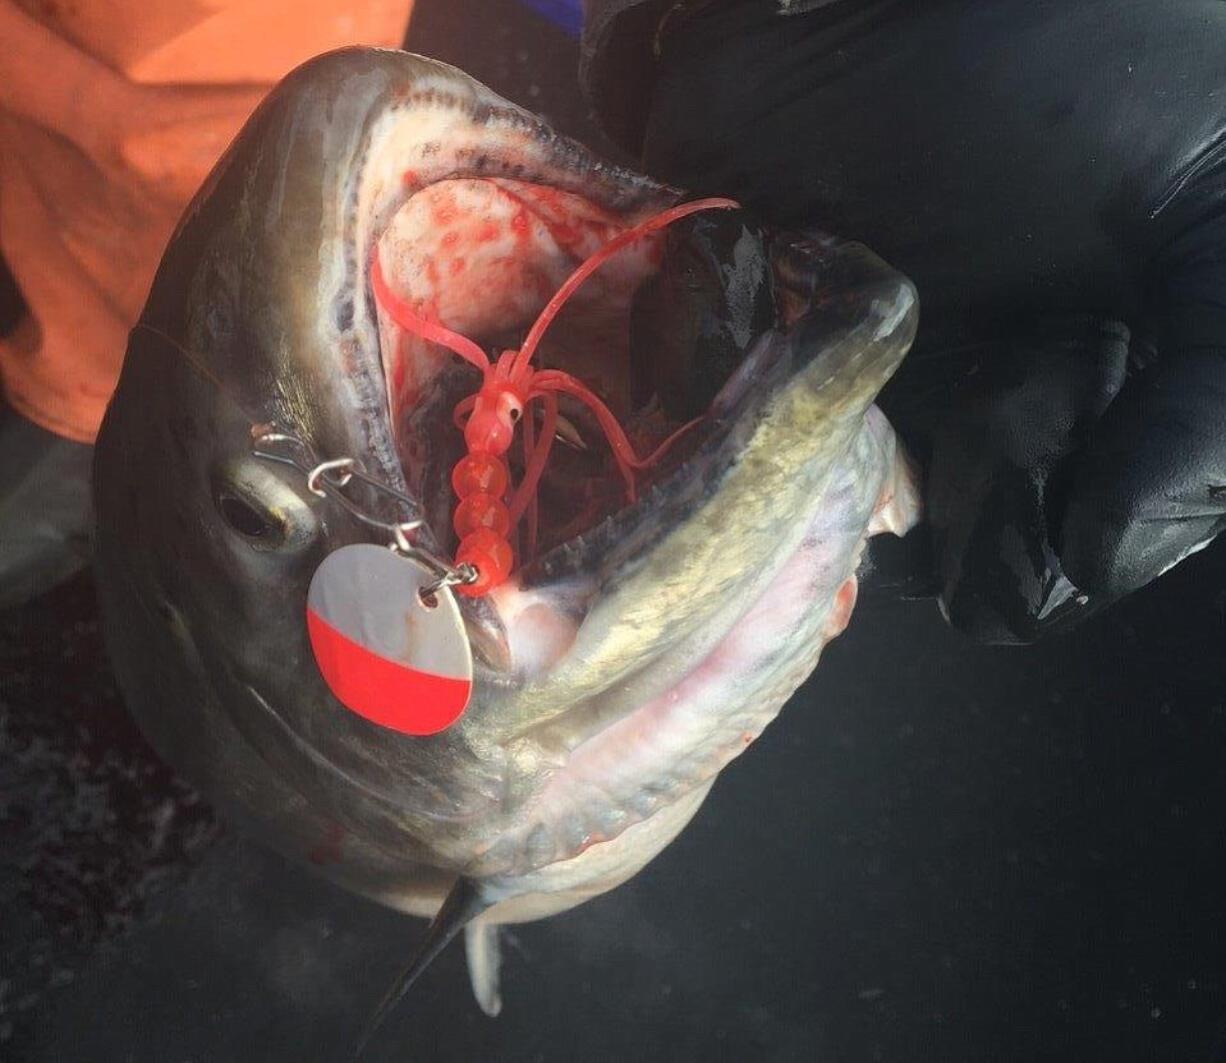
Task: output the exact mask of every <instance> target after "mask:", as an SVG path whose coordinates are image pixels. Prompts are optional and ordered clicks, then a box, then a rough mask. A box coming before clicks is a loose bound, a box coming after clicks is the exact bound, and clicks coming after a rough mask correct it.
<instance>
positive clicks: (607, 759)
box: [472, 425, 896, 918]
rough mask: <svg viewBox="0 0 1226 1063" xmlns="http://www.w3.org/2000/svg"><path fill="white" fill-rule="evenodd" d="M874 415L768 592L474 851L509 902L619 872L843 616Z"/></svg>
mask: <svg viewBox="0 0 1226 1063" xmlns="http://www.w3.org/2000/svg"><path fill="white" fill-rule="evenodd" d="M886 427H887V428H888V426H886ZM878 428H879V426H878V425H872V426H871V428H870V429H869V430H868V431H866V432H865V433H864V438H863V439H862V440H861V442H860V443H859V444H858V447H859V449H858V450H856V452H855V454H854V455H853V457H854V458H855V459H857V460H850V461H849V462H848V463H847V468H846V469H842V470H840V471H839V474H838V475H837V476H836V477H835V479H834V481H833V482H832V484H831V486H830V488H829V489H828V492H827V493H826V496H825V504H823V506H822V507H821V508H820V510H819V512H818V514H817V516H816V518H815V519H814V521H813V523H812V525H811V526H810V528H809V529H808V531H807V533H806V535H805V537H804V539H803V540H802V542H801V545H800V546H799V548H798V549H797V550H796V551H795V552H794V553H793V554H792V555H791V556H790V557H789V558H788V560H787V561H786V562H785V563H784V565H783V566H782V568H781V569H780V571H779V572H778V573H777V574H776V576H775V578H774V579H773V580H772V582H771V583H770V584H769V585H768V587H767V589H766V591H765V593H763V594H762V595H761V596H760V597H759V598H758V600H757V601H755V602H754V603H753V604H752V605H750V606H749V608H748V609H746V610H744V611H743V612H742V614H741V616H740V617H739V619H738V620H737V621H736V622H735V623H734V624H732V626H731V628H730V629H729V630H728V631H727V632H726V633H725V634H724V636H723V637H722V638H721V639H720V640H719V641H718V642H717V643H716V644H715V646H714V647H713V648H711V649H710V650H709V651H708V652H707V653H706V654H705V655H704V656H703V657H702V659H701V660H700V661H699V663H697V664H696V665H695V666H694V667H693V668H692V669H691V670H690V671H689V672H688V674H686V675H685V676H684V678H683V679H682V680H681V681H680V682H679V683H677V684H675V685H673V686H672V687H671V689H668V690H667V691H665V692H663V693H661V694H659V695H658V696H656V697H654V698H652V699H650V700H649V701H647V702H646V703H645V704H644V705H642V706H641V707H639V708H638V709H635V710H634V711H633V712H631V713H629V714H628V715H626V716H625V717H623V718H621V719H619V720H617V721H616V722H614V723H612V724H610V725H609V726H607V727H605V728H604V729H603V730H601V731H600V732H599V733H597V734H596V735H594V736H592V737H591V738H589V739H588V740H586V741H584V742H582V743H581V744H580V745H579V746H577V747H576V748H575V749H574V750H572V751H571V753H570V755H569V756H568V758H567V760H566V762H565V764H564V766H562V767H561V768H559V769H558V770H557V771H555V772H554V774H553V775H552V776H551V777H550V779H549V780H548V782H547V783H545V785H544V786H543V787H542V789H541V790H540V791H539V792H538V794H537V796H536V797H535V798H534V800H533V801H532V803H531V804H530V806H529V807H528V808H527V809H526V810H525V811H524V812H523V814H522V815H521V816H520V817H519V818H518V825H517V826H516V827H513V828H512V829H511V830H509V831H508V832H506V833H505V834H504V835H503V836H502V837H500V838H499V840H498V841H497V842H496V843H495V844H494V846H493V847H492V848H491V849H490V850H489V851H488V852H487V853H486V854H485V855H484V856H483V857H482V858H481V859H480V860H478V861H477V862H476V863H475V864H474V866H473V868H472V872H473V873H474V874H475V876H476V877H477V878H478V879H480V880H481V881H482V882H483V889H484V890H487V891H488V895H489V896H490V898H491V899H496V900H497V901H498V902H499V903H500V904H503V905H506V906H507V910H508V911H511V912H518V911H520V910H521V908H518V907H514V906H512V905H511V901H512V899H513V898H517V897H527V896H528V895H530V894H531V895H535V894H541V893H557V894H558V897H559V899H558V900H556V901H554V900H550V901H544V900H542V901H534V902H529V901H526V900H525V901H523V902H521V907H522V910H523V911H532V912H536V911H538V910H543V908H544V907H548V906H549V905H551V904H560V905H561V906H562V907H563V908H564V907H570V906H571V905H572V904H575V903H579V901H581V900H585V899H587V898H588V897H590V896H594V895H596V894H598V893H601V892H604V891H605V890H607V889H610V888H612V886H613V885H616V884H617V883H618V882H621V881H625V879H627V878H629V877H631V876H632V875H633V874H634V873H635V872H636V871H638V870H639V869H640V868H641V867H643V866H644V865H645V864H646V863H647V862H648V861H650V860H651V859H652V858H653V857H654V856H655V855H657V854H658V853H659V852H660V850H661V849H663V848H664V846H665V845H667V844H668V842H669V841H671V840H672V838H673V837H675V836H676V834H677V832H678V831H680V829H681V828H682V827H683V826H684V825H685V823H687V822H688V821H689V819H690V818H691V817H692V816H693V815H694V814H695V812H696V811H697V809H698V807H699V806H700V805H701V803H702V800H703V798H704V797H705V795H706V793H707V791H708V790H709V788H710V786H711V784H712V783H713V781H714V779H715V777H716V776H717V775H718V773H719V772H720V771H721V770H722V769H723V768H724V767H725V766H726V765H727V764H728V763H729V762H731V761H732V760H733V759H735V758H736V757H737V756H739V755H740V754H741V753H742V752H744V751H745V749H746V748H748V746H749V745H750V744H751V743H752V742H753V741H754V739H756V738H757V736H758V735H759V734H760V733H761V732H762V731H763V729H764V728H765V727H766V726H767V724H769V723H770V722H771V720H773V719H774V718H775V717H776V715H778V713H779V711H780V709H781V708H782V706H783V705H784V703H785V702H786V701H787V700H788V698H789V697H790V696H791V695H792V694H793V693H794V692H795V690H796V688H797V687H799V685H800V684H801V683H802V682H804V680H805V679H806V678H807V677H808V676H809V674H810V673H811V672H812V671H813V669H814V668H815V667H816V665H817V662H818V658H819V656H820V654H821V651H822V648H823V647H824V646H825V644H826V643H827V642H828V641H830V639H832V638H834V637H835V636H837V635H838V634H839V633H840V632H841V631H842V630H843V629H844V628H845V627H846V625H847V622H848V620H849V618H850V615H851V611H852V608H853V606H854V604H855V598H856V579H855V575H854V573H855V570H856V567H857V565H858V564H859V559H860V555H861V552H862V550H863V546H864V542H865V539H866V531H867V528H868V525H869V521H870V519H871V517H872V514H873V513H874V511H875V510H877V509H878V508H879V506H880V503H881V501H882V499H883V498H884V496H885V494H886V493H887V492H892V491H896V486H895V485H894V483H893V480H892V471H893V458H894V453H893V448H892V434H891V438H890V439H888V440H887V443H888V446H889V449H888V451H887V452H886V453H883V452H882V451H881V450H880V449H878V448H879V447H880V445H881V438H880V436H879V433H878V432H877V431H876V430H877V429H878ZM567 898H570V899H569V900H567ZM556 910H561V908H558V909H556ZM535 917H536V916H535V915H525V916H523V918H535Z"/></svg>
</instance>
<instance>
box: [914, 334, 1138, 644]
mask: <svg viewBox="0 0 1226 1063" xmlns="http://www.w3.org/2000/svg"><path fill="white" fill-rule="evenodd" d="M1127 353H1128V331H1127V329H1125V328H1124V327H1123V326H1122V325H1118V324H1115V323H1104V322H1096V321H1090V320H1088V319H1078V320H1077V321H1066V322H1060V323H1059V324H1058V325H1053V326H1051V327H1049V328H1047V329H1046V330H1045V331H1044V333H1043V334H1041V335H1037V336H1035V337H1032V338H1027V339H1024V340H1020V339H1019V340H1014V341H1009V342H1007V343H1001V344H997V345H992V346H990V347H986V348H984V349H983V351H982V352H981V356H980V358H979V368H978V371H977V372H976V373H975V375H974V376H973V377H972V378H971V382H970V383H969V384H968V385H967V386H965V387H964V388H962V389H961V390H960V393H959V394H958V395H957V396H956V397H955V399H954V401H953V403H952V405H951V407H950V409H949V410H948V413H947V417H946V421H945V423H944V424H943V425H941V426H939V427H938V429H937V431H936V433H935V435H934V439H933V448H932V457H931V462H930V465H929V470H928V479H927V491H926V503H927V515H928V521H929V525H930V528H931V534H932V537H933V552H934V560H935V565H936V570H937V578H938V581H939V586H940V595H939V597H940V604H941V608H942V611H943V612H944V614H945V616H946V618H947V619H948V620H949V622H950V623H951V624H952V625H953V626H954V627H956V628H958V629H959V630H961V631H963V632H965V633H966V634H968V635H970V636H971V637H973V638H975V639H977V640H979V641H982V642H989V643H1019V642H1031V641H1034V640H1035V639H1037V638H1038V637H1039V636H1040V635H1041V634H1044V633H1046V632H1048V631H1051V630H1053V629H1055V628H1058V627H1062V626H1066V625H1068V624H1069V623H1072V622H1076V621H1078V620H1080V619H1082V618H1083V617H1084V616H1086V615H1089V613H1090V611H1091V608H1090V605H1091V603H1089V602H1087V600H1086V599H1085V597H1084V596H1082V595H1081V594H1079V593H1078V591H1077V588H1075V587H1074V586H1073V584H1072V583H1071V582H1070V581H1069V579H1068V578H1067V577H1066V576H1065V573H1064V570H1063V569H1062V567H1061V564H1060V560H1059V558H1058V556H1057V554H1056V551H1055V549H1054V547H1053V543H1052V538H1051V534H1050V523H1051V522H1050V519H1049V515H1050V513H1051V511H1052V508H1053V498H1056V497H1058V496H1059V494H1060V487H1061V484H1062V480H1063V473H1064V469H1065V467H1066V462H1067V460H1068V458H1069V456H1070V455H1071V454H1073V453H1074V452H1075V451H1076V449H1077V447H1078V446H1079V445H1080V443H1081V441H1082V439H1083V438H1084V437H1085V435H1086V433H1087V431H1088V430H1089V427H1090V426H1091V425H1092V424H1093V423H1094V421H1095V420H1096V419H1097V417H1098V416H1099V415H1100V414H1101V412H1102V410H1103V409H1104V408H1105V407H1106V405H1107V404H1108V402H1109V401H1110V399H1111V396H1112V395H1113V394H1114V393H1115V391H1116V390H1117V389H1118V387H1119V385H1120V382H1121V381H1122V380H1123V374H1124V367H1125V364H1126V359H1127Z"/></svg>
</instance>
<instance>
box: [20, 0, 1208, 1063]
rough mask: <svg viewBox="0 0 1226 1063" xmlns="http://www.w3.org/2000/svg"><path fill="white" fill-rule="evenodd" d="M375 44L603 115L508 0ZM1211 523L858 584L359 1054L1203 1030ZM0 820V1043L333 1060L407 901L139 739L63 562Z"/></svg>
mask: <svg viewBox="0 0 1226 1063" xmlns="http://www.w3.org/2000/svg"><path fill="white" fill-rule="evenodd" d="M531 6H533V7H535V8H537V9H538V10H546V11H547V10H549V8H550V6H551V2H550V0H534V3H533V4H532V5H531ZM562 6H565V5H562ZM409 43H410V47H412V48H413V49H414V50H417V51H421V52H424V53H427V54H431V55H435V56H437V57H439V58H442V59H446V60H448V61H450V62H454V63H456V64H457V65H459V66H462V67H464V68H465V69H466V70H468V71H469V72H470V73H472V74H473V75H474V76H476V77H477V78H479V79H480V80H483V81H485V82H486V83H488V84H490V85H491V86H493V87H494V88H495V89H497V90H498V91H500V92H502V93H503V94H505V95H507V96H509V97H510V98H512V99H515V100H517V101H518V102H520V103H523V104H525V105H526V106H529V107H532V108H534V109H537V110H540V111H543V112H544V113H545V114H547V115H548V116H549V117H550V118H552V119H553V120H554V121H555V122H556V123H557V124H559V125H560V126H561V127H562V128H563V129H564V130H566V131H567V132H570V133H573V134H576V135H580V136H583V137H584V138H585V139H588V140H589V141H592V142H594V143H595V144H597V146H602V147H603V146H604V145H603V143H602V142H601V141H600V140H599V139H598V138H596V137H595V136H594V135H593V134H592V133H591V131H590V126H589V125H588V122H587V115H586V113H585V111H584V108H583V105H582V102H581V101H580V99H579V97H578V93H577V91H576V89H575V87H574V65H575V43H574V40H573V38H572V37H570V36H568V35H567V34H566V33H565V32H562V31H561V30H559V29H558V28H557V27H556V25H554V24H551V23H550V22H548V21H546V20H544V19H542V18H541V17H539V16H538V15H536V14H533V13H531V12H530V11H528V10H526V9H525V8H524V7H523V6H521V5H519V4H516V3H515V2H514V0H418V10H417V12H416V14H415V21H414V25H413V28H412V31H411V34H410V42H409ZM1224 547H1226V544H1222V545H1219V546H1218V547H1216V548H1213V549H1210V550H1208V551H1206V552H1205V553H1203V554H1201V555H1199V556H1197V557H1195V558H1193V559H1191V560H1190V561H1188V562H1187V563H1186V564H1184V565H1183V566H1182V567H1181V568H1179V569H1177V570H1176V571H1175V572H1174V573H1172V574H1171V575H1170V576H1168V577H1167V578H1166V579H1164V580H1162V581H1161V582H1160V584H1159V585H1157V586H1155V587H1152V588H1150V589H1149V590H1147V591H1145V592H1143V593H1141V594H1139V595H1137V596H1136V597H1135V598H1134V599H1133V600H1131V601H1129V602H1128V603H1126V604H1125V605H1124V606H1122V607H1120V608H1117V609H1116V610H1115V611H1114V612H1112V613H1109V614H1107V615H1106V616H1104V617H1101V618H1099V619H1097V620H1095V621H1093V622H1091V623H1090V624H1088V625H1087V626H1086V627H1085V628H1084V629H1083V630H1081V631H1079V632H1076V633H1074V634H1073V635H1070V636H1066V637H1063V638H1060V639H1056V640H1054V641H1052V642H1051V643H1049V644H1046V645H1044V646H1042V647H1041V648H1031V649H984V648H979V647H975V646H972V645H970V644H968V643H967V642H965V641H964V640H962V639H961V638H960V637H958V636H957V635H955V634H953V633H952V632H950V631H948V630H947V629H946V628H945V627H944V626H943V624H942V622H941V621H940V618H939V617H938V615H937V613H936V610H935V608H934V607H932V606H931V605H927V604H922V603H911V604H903V603H881V602H874V601H866V602H864V603H862V604H861V606H860V607H859V608H858V609H857V612H856V615H855V617H854V618H853V621H852V624H851V627H850V629H849V630H848V632H847V633H846V635H844V636H843V637H842V638H841V639H839V640H837V641H836V642H835V643H834V644H832V646H831V647H830V649H829V650H828V651H827V654H826V657H825V658H824V660H823V662H822V665H821V667H820V668H819V669H818V673H817V675H815V676H814V677H813V678H812V679H811V680H810V681H809V682H808V683H807V684H806V685H805V687H804V688H803V689H802V690H801V692H800V693H799V694H797V696H796V697H795V698H794V699H793V700H792V701H791V703H790V704H789V705H788V706H787V708H786V709H785V710H784V712H783V714H782V716H781V717H780V719H779V720H778V721H777V722H776V723H775V724H774V725H773V726H772V727H770V728H769V729H768V730H767V732H766V734H765V735H764V736H763V738H762V739H761V740H760V741H759V742H758V743H756V744H755V745H754V746H753V747H751V749H750V750H749V751H748V752H747V753H746V754H745V755H744V756H743V757H742V758H740V759H739V760H738V761H737V762H736V763H735V764H734V765H733V766H732V767H731V768H730V769H729V770H728V771H727V772H726V773H725V775H724V776H723V777H722V778H721V780H720V781H719V782H718V783H717V785H716V787H715V789H714V791H713V793H712V796H711V798H710V800H709V801H708V802H707V804H706V806H705V807H704V808H703V810H702V812H701V813H700V814H699V816H698V817H697V819H696V820H695V822H694V823H693V825H692V826H691V827H690V828H689V829H688V830H687V831H686V832H685V833H684V834H683V835H682V837H681V838H680V839H679V840H678V841H677V842H676V843H675V844H674V845H673V846H672V847H671V848H669V849H668V850H667V851H666V852H665V853H664V854H663V855H662V856H661V857H660V858H659V859H658V860H657V861H655V862H654V863H653V864H651V865H650V866H649V867H648V868H647V869H646V870H645V871H644V872H643V873H642V874H640V875H639V876H638V877H637V878H636V879H634V880H633V881H632V882H630V883H629V884H628V885H626V886H623V887H622V888H620V889H619V890H616V891H614V892H613V893H611V894H609V895H607V896H605V897H602V898H599V899H597V900H595V901H593V902H591V903H589V904H587V905H585V906H583V907H582V908H579V909H577V910H575V911H573V912H570V913H568V914H565V915H563V916H560V917H557V918H555V919H553V920H550V921H547V922H544V923H540V924H534V925H530V926H526V927H521V928H515V929H514V930H513V931H512V935H511V941H510V943H509V944H508V946H507V947H506V950H505V951H506V955H505V968H504V986H503V990H504V1002H505V1007H504V1012H503V1015H502V1016H501V1017H500V1018H499V1019H497V1020H495V1021H490V1020H488V1019H486V1018H484V1017H483V1016H482V1015H481V1014H480V1012H479V1011H478V1010H477V1008H476V1006H475V1004H474V1003H473V1002H472V999H471V995H470V993H469V989H468V983H467V977H466V975H465V973H464V966H463V955H462V950H461V949H459V948H453V949H451V950H450V951H449V952H448V953H446V954H445V955H444V956H443V958H442V959H441V960H440V961H439V962H438V963H437V964H436V965H435V967H434V968H433V969H432V970H431V971H430V972H429V973H428V974H427V976H426V977H425V979H424V980H423V982H422V983H421V985H420V986H419V988H418V989H416V990H415V991H414V994H413V996H412V997H411V1000H410V1003H409V1005H408V1006H407V1007H406V1008H405V1009H404V1010H403V1012H402V1013H401V1014H400V1015H399V1016H398V1017H397V1018H396V1019H395V1020H393V1022H392V1023H391V1024H390V1025H389V1027H388V1028H387V1030H386V1031H385V1032H384V1034H383V1035H382V1036H381V1037H380V1038H379V1040H378V1041H377V1043H376V1045H375V1046H374V1049H373V1051H372V1052H371V1055H370V1057H369V1058H370V1059H372V1060H389V1061H390V1060H393V1059H394V1060H440V1061H451V1060H478V1059H480V1060H498V1061H502V1060H507V1061H524V1063H535V1061H555V1060H557V1061H571V1060H637V1061H648V1060H652V1061H654V1060H692V1059H729V1060H756V1059H762V1060H806V1061H814V1063H860V1061H876V1060H884V1061H901V1063H929V1061H934V1063H935V1061H940V1063H944V1061H950V1063H963V1061H967V1063H970V1061H976V1063H978V1061H983V1060H1001V1061H1014V1060H1017V1061H1022V1060H1025V1061H1034V1060H1061V1061H1063V1060H1076V1061H1082V1060H1085V1061H1097V1060H1104V1061H1106V1060H1111V1061H1127V1063H1131V1061H1143V1060H1144V1061H1149V1060H1154V1061H1164V1063H1165V1061H1195V1063H1209V1061H1211V1060H1213V1061H1220V1060H1226V1050H1224V1048H1223V1046H1226V1024H1224V1022H1223V1019H1224V1018H1226V953H1224V952H1223V943H1224V935H1223V930H1224V929H1226V918H1224V915H1223V905H1222V898H1223V895H1224V887H1226V864H1224V862H1223V859H1222V853H1223V827H1222V814H1223V810H1226V768H1224V765H1226V654H1224V653H1223V649H1224V648H1226V641H1224V636H1226V548H1224ZM0 830H2V832H3V833H2V835H0V838H2V843H3V844H2V849H0V912H2V913H3V914H0V942H2V945H3V947H2V948H0V1060H39V1061H57V1063H58V1061H74V1063H75V1061H89V1063H119V1061H129V1060H130V1061H137V1063H163V1061H165V1063H214V1061H218V1063H223V1061H224V1063H230V1061H236V1063H245V1061H249V1060H250V1061H268V1063H279V1061H283V1060H284V1061H309V1060H328V1061H331V1060H344V1059H347V1058H348V1052H349V1050H350V1049H351V1047H352V1044H353V1041H354V1038H355V1036H356V1033H357V1031H358V1029H359V1028H360V1026H361V1024H362V1022H363V1020H364V1019H365V1017H366V1015H367V1014H368V1012H369V1010H370V1009H371V1008H372V1007H373V1006H374V1004H375V1003H376V1002H377V1000H378V999H379V997H380V996H381V994H382V992H383V991H384V989H385V988H386V986H387V984H388V983H389V981H390V980H391V978H392V977H393V975H394V973H395V972H396V970H397V969H398V966H399V965H400V964H401V963H402V962H403V960H404V958H405V956H406V954H407V953H408V951H409V950H410V949H411V948H412V944H413V941H414V940H415V938H416V936H417V935H418V934H419V933H420V930H421V927H422V924H421V923H418V922H415V921H411V920H408V919H405V918H402V917H399V916H397V915H396V914H394V913H391V912H388V911H385V910H382V909H380V908H378V907H376V906H374V905H372V904H369V903H367V902H363V901H360V900H356V899H354V898H352V897H349V896H347V895H345V894H343V893H340V892H339V891H337V890H336V889H334V888H332V887H330V886H328V885H326V884H323V883H320V882H318V881H316V880H315V879H313V878H312V877H311V876H310V875H308V874H307V873H305V872H303V871H302V870H300V869H298V868H294V867H291V866H289V865H287V864H286V863H284V862H283V861H281V860H280V859H279V858H277V857H275V856H272V855H269V854H267V853H265V852H263V851H262V850H259V849H257V848H256V847H254V846H252V845H250V844H249V843H247V842H245V841H244V840H242V839H241V838H239V837H237V836H236V835H235V834H234V832H232V831H228V830H226V829H224V828H223V827H222V826H221V825H219V824H218V823H217V822H216V820H215V817H214V816H213V814H212V813H211V811H210V810H209V809H208V807H207V805H205V804H204V803H203V802H202V801H200V800H199V799H198V798H197V797H196V796H195V795H194V794H193V793H192V791H191V790H190V789H189V788H188V787H186V786H185V785H184V784H182V783H180V782H179V781H177V780H176V779H175V778H174V776H173V775H172V774H171V773H170V772H169V771H168V770H167V769H165V768H164V767H162V766H161V765H159V764H158V763H157V762H156V760H155V759H154V758H153V756H152V754H151V753H149V752H148V751H147V749H146V748H145V746H144V744H143V743H142V742H141V740H140V738H139V736H137V735H136V733H135V731H134V729H133V727H132V725H131V724H130V723H129V722H128V720H127V717H126V716H125V715H124V714H123V710H122V706H121V703H120V701H119V699H118V696H117V694H116V692H115V689H114V686H113V683H112V680H111V678H110V675H109V672H108V670H107V667H106V664H105V660H104V657H103V655H102V649H101V644H100V636H99V632H98V625H97V619H96V615H95V609H94V604H93V595H92V587H91V585H90V583H89V580H88V577H84V578H82V579H80V580H77V581H76V582H74V583H73V584H71V585H69V586H67V587H65V588H63V589H61V590H60V591H57V592H56V593H54V594H52V595H51V596H49V597H48V598H45V599H43V600H42V601H40V602H37V603H34V604H33V605H32V606H30V607H28V608H26V609H24V610H21V611H18V612H13V613H8V614H0Z"/></svg>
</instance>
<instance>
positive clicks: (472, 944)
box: [464, 923, 502, 1019]
mask: <svg viewBox="0 0 1226 1063" xmlns="http://www.w3.org/2000/svg"><path fill="white" fill-rule="evenodd" d="M499 934H500V931H499V928H498V924H497V923H469V924H468V926H466V927H465V928H464V952H465V954H466V955H467V956H468V977H469V980H470V981H471V982H472V986H473V996H475V997H476V998H477V1004H478V1005H479V1006H480V1008H481V1010H482V1011H484V1012H485V1014H486V1015H488V1016H489V1017H490V1018H491V1019H494V1018H497V1017H498V1013H499V1012H500V1011H502V994H501V993H500V992H499V981H500V979H499V977H498V969H499V967H500V966H501V964H502V948H501V946H500V942H499Z"/></svg>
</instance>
